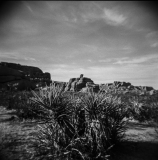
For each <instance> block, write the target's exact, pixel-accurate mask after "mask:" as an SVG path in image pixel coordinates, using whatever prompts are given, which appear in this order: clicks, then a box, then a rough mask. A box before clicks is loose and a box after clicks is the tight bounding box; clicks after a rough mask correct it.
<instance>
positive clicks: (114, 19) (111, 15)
mask: <svg viewBox="0 0 158 160" xmlns="http://www.w3.org/2000/svg"><path fill="white" fill-rule="evenodd" d="M103 17H104V19H105V21H106V22H107V23H108V24H110V25H114V26H117V25H123V24H124V22H125V21H126V19H127V17H125V16H124V15H123V14H120V13H118V11H117V10H114V9H108V8H104V15H103Z"/></svg>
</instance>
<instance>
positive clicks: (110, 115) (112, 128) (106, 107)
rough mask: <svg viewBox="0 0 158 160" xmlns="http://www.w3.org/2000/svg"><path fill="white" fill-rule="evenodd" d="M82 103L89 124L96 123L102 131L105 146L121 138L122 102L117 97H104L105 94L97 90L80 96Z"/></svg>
mask: <svg viewBox="0 0 158 160" xmlns="http://www.w3.org/2000/svg"><path fill="white" fill-rule="evenodd" d="M82 105H83V106H84V109H85V111H86V118H87V121H90V123H91V124H93V123H96V122H97V123H98V124H99V126H100V127H99V130H101V131H102V132H103V133H104V136H105V139H106V140H107V141H106V145H107V147H109V146H110V145H112V144H114V143H116V142H117V141H119V140H121V138H123V135H124V134H123V133H124V132H125V129H126V128H125V121H124V118H125V116H126V114H125V108H126V106H124V104H122V103H121V102H120V99H118V98H117V97H111V96H109V97H106V94H103V93H101V92H99V93H98V94H96V93H93V92H92V93H89V94H88V95H87V96H85V97H84V98H82Z"/></svg>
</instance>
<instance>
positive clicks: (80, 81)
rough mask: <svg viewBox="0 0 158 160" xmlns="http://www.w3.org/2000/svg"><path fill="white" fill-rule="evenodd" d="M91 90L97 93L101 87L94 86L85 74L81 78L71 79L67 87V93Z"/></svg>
mask: <svg viewBox="0 0 158 160" xmlns="http://www.w3.org/2000/svg"><path fill="white" fill-rule="evenodd" d="M89 90H93V91H96V92H97V91H98V90H99V85H96V84H94V82H93V81H92V80H91V79H90V78H86V77H83V74H81V75H80V77H79V78H71V79H70V80H69V82H68V84H67V86H66V87H65V91H75V92H78V91H83V92H87V91H89Z"/></svg>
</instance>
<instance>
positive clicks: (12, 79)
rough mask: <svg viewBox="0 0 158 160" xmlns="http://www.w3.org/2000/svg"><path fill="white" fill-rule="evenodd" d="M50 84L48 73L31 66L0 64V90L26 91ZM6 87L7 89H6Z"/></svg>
mask: <svg viewBox="0 0 158 160" xmlns="http://www.w3.org/2000/svg"><path fill="white" fill-rule="evenodd" d="M45 83H46V84H47V85H49V84H50V83H51V76H50V73H47V72H46V73H43V72H42V70H41V69H39V68H37V67H32V66H22V65H20V64H15V63H7V62H1V63H0V88H4V87H5V88H7V89H10V90H14V89H15V90H28V89H35V88H36V87H40V86H43V85H44V84H45ZM6 86H7V87H6Z"/></svg>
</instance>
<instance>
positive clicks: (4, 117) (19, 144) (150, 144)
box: [0, 106, 158, 160]
mask: <svg viewBox="0 0 158 160" xmlns="http://www.w3.org/2000/svg"><path fill="white" fill-rule="evenodd" d="M13 115H14V111H12V110H11V111H8V110H6V109H5V108H4V107H2V106H0V159H1V160H27V159H28V158H29V157H28V155H30V154H28V149H27V147H28V146H29V142H30V139H31V137H32V135H33V134H34V133H35V132H36V131H37V124H38V123H37V122H36V121H23V122H19V121H18V120H17V119H16V118H13ZM110 159H111V160H158V131H157V132H156V125H155V124H153V123H138V122H135V121H133V122H129V123H128V124H127V131H126V133H125V138H124V140H123V142H122V143H121V144H120V145H118V146H117V147H116V148H115V149H114V150H113V151H112V154H111V157H110Z"/></svg>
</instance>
